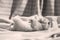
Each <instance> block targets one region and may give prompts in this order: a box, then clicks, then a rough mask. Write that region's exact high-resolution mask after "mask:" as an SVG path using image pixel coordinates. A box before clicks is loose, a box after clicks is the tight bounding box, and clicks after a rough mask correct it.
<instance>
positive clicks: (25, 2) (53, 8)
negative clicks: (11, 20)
mask: <svg viewBox="0 0 60 40" xmlns="http://www.w3.org/2000/svg"><path fill="white" fill-rule="evenodd" d="M39 2H40V4H39V7H40V8H41V5H43V8H42V13H40V14H42V15H43V16H54V15H57V16H58V15H60V0H43V4H41V3H42V0H40V1H39ZM37 3H38V1H37V0H0V17H3V16H4V17H7V18H8V17H11V16H16V15H22V16H31V15H34V14H38V11H39V10H38V9H40V8H38V5H37Z"/></svg>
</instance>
